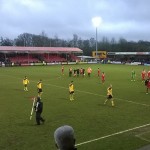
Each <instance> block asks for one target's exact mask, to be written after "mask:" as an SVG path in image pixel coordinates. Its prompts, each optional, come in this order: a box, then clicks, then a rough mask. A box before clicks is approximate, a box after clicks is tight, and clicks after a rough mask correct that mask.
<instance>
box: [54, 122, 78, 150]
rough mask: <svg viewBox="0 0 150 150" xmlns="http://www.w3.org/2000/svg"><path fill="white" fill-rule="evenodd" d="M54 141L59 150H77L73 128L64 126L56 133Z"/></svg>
mask: <svg viewBox="0 0 150 150" xmlns="http://www.w3.org/2000/svg"><path fill="white" fill-rule="evenodd" d="M54 140H55V145H56V147H57V149H58V150H77V149H76V148H75V137H74V130H73V128H72V127H71V126H68V125H64V126H61V127H59V128H57V129H56V130H55V132H54Z"/></svg>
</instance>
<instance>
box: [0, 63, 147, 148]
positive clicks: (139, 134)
mask: <svg viewBox="0 0 150 150" xmlns="http://www.w3.org/2000/svg"><path fill="white" fill-rule="evenodd" d="M89 66H90V67H91V68H92V74H91V77H88V76H87V73H86V75H85V77H81V76H79V77H69V75H68V70H69V68H70V67H72V68H73V69H77V68H84V69H85V70H87V68H88V67H89ZM64 68H65V71H64V75H62V74H61V66H60V65H56V66H36V67H8V68H7V67H6V68H0V78H1V82H0V83H1V86H0V133H1V137H0V150H38V149H40V150H48V149H49V150H55V149H56V147H55V143H54V138H53V133H54V131H55V129H56V128H57V127H59V126H62V125H70V126H72V127H73V128H74V130H75V137H76V146H77V148H78V150H136V149H138V148H140V147H142V146H144V145H148V144H149V143H150V93H149V94H146V87H145V85H144V83H142V82H141V71H142V70H143V69H146V71H148V70H149V67H145V66H127V65H112V64H88V65H87V64H86V65H85V64H83V65H82V64H80V65H65V66H64ZM98 68H100V70H101V72H105V74H106V81H105V83H104V84H102V83H101V78H98V77H97V69H98ZM132 69H134V70H135V72H136V81H135V82H134V81H131V71H132ZM24 76H27V77H28V79H29V81H30V84H29V85H28V90H29V91H28V92H25V91H24V90H23V85H22V80H23V78H24ZM40 79H42V82H43V95H42V102H43V106H44V110H43V113H42V116H43V117H44V118H45V119H46V122H45V124H43V125H40V126H37V125H36V122H35V116H34V114H33V118H32V120H30V119H29V118H30V112H31V107H32V98H33V97H35V96H37V87H36V85H37V82H38V81H39V80H40ZM72 80H73V81H74V88H75V95H74V98H75V100H74V101H70V100H69V92H68V85H69V83H70V81H72ZM110 84H112V86H113V96H114V102H115V107H112V106H111V103H110V102H108V103H107V104H106V105H104V101H105V99H106V94H107V87H108V86H109V85H110Z"/></svg>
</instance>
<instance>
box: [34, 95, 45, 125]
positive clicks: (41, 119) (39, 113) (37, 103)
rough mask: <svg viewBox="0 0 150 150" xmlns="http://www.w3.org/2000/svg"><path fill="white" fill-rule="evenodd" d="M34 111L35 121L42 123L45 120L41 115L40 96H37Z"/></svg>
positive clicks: (41, 104)
mask: <svg viewBox="0 0 150 150" xmlns="http://www.w3.org/2000/svg"><path fill="white" fill-rule="evenodd" d="M34 108H35V112H36V123H37V125H40V123H41V122H42V123H44V122H45V120H44V119H43V118H42V117H41V114H42V111H43V102H41V98H40V97H37V101H36V105H35V106H34Z"/></svg>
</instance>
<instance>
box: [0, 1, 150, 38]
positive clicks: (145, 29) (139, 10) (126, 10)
mask: <svg viewBox="0 0 150 150" xmlns="http://www.w3.org/2000/svg"><path fill="white" fill-rule="evenodd" d="M95 16H99V17H101V18H102V20H103V21H102V24H101V25H100V26H99V27H98V39H99V40H100V39H101V38H102V37H107V38H108V39H111V38H113V37H114V38H115V39H119V38H125V39H127V40H128V41H130V40H132V41H138V40H147V41H150V0H0V37H3V38H10V39H14V38H17V36H18V35H19V34H22V33H32V34H40V33H41V32H42V31H44V32H45V33H46V34H47V36H48V37H54V36H55V35H57V36H58V37H59V38H61V39H71V38H72V37H73V34H77V35H78V36H79V37H81V38H82V39H89V38H91V37H94V38H95V33H96V30H95V27H94V26H93V24H92V18H93V17H95Z"/></svg>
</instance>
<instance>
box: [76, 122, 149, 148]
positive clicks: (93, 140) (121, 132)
mask: <svg viewBox="0 0 150 150" xmlns="http://www.w3.org/2000/svg"><path fill="white" fill-rule="evenodd" d="M147 126H150V123H149V124H145V125H142V126H138V127H134V128H131V129H127V130H124V131H120V132H116V133H113V134H109V135H106V136H102V137H99V138H96V139H92V140H89V141H85V142H82V143H79V144H76V146H81V145H84V144H88V143H91V142H95V141H98V140H102V139H106V138H108V137H112V136H115V135H119V134H123V133H126V132H129V131H133V130H136V129H140V128H144V127H147Z"/></svg>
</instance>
